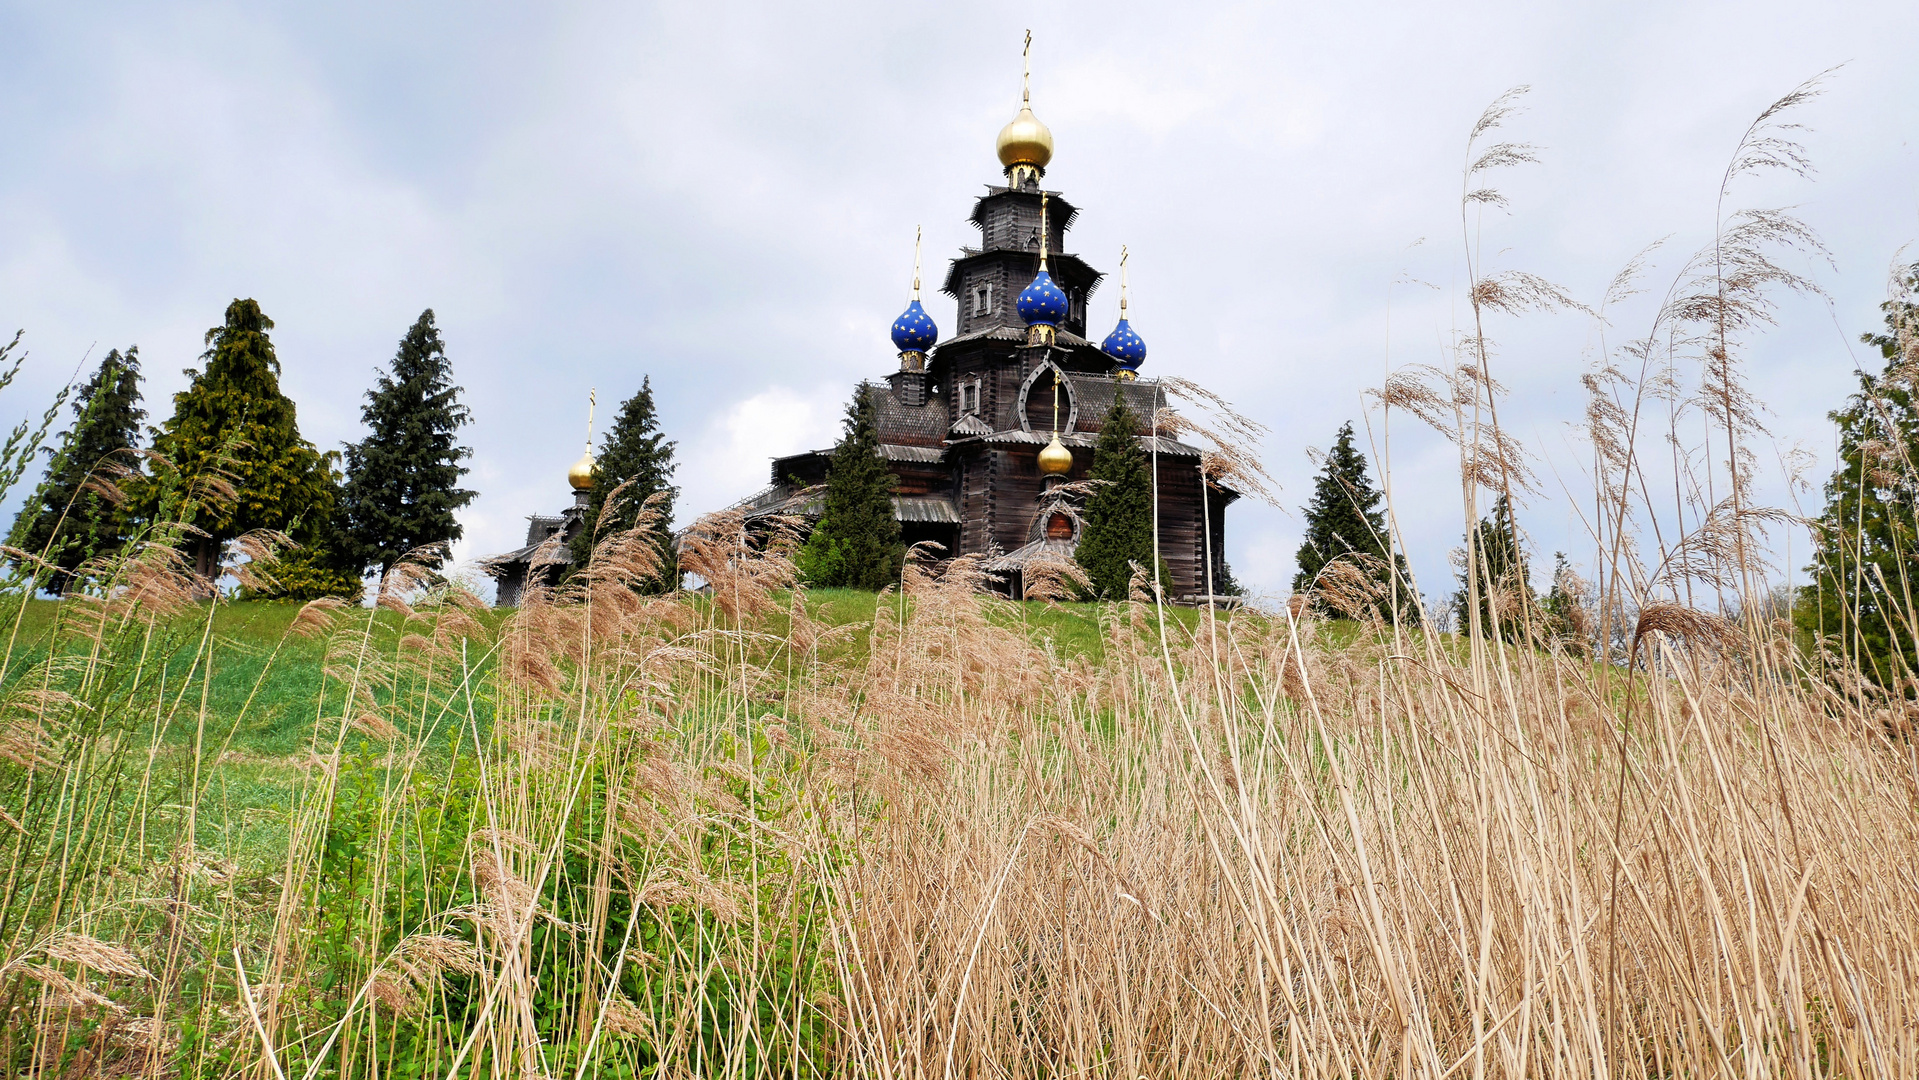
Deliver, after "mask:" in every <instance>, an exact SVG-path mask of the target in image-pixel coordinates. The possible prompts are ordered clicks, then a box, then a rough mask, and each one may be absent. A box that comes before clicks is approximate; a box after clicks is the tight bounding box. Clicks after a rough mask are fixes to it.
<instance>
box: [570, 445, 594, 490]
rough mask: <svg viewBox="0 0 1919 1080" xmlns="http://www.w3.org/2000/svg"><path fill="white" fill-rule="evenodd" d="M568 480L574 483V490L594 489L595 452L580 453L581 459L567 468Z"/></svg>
mask: <svg viewBox="0 0 1919 1080" xmlns="http://www.w3.org/2000/svg"><path fill="white" fill-rule="evenodd" d="M566 482H567V483H569V484H571V485H573V490H574V491H591V490H593V453H592V451H588V452H586V453H584V454H581V455H580V460H578V461H576V462H574V463H573V467H572V468H570V469H568V470H566Z"/></svg>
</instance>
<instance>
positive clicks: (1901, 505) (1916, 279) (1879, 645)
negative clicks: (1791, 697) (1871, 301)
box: [1793, 264, 1919, 686]
mask: <svg viewBox="0 0 1919 1080" xmlns="http://www.w3.org/2000/svg"><path fill="white" fill-rule="evenodd" d="M1905 285H1906V293H1905V295H1903V296H1901V297H1899V298H1897V299H1894V300H1890V301H1888V302H1886V303H1885V304H1883V305H1881V309H1882V310H1883V311H1884V312H1885V317H1886V330H1885V332H1884V333H1881V334H1870V333H1869V334H1865V335H1862V340H1864V341H1865V343H1866V344H1868V345H1874V346H1877V347H1878V349H1879V351H1880V354H1881V355H1883V356H1884V357H1885V359H1886V365H1885V367H1884V369H1883V370H1881V371H1880V372H1879V373H1878V374H1876V375H1875V374H1871V373H1861V374H1860V376H1859V391H1858V393H1855V394H1853V395H1852V397H1851V398H1849V399H1847V402H1846V407H1845V408H1843V409H1840V410H1838V411H1837V412H1833V413H1831V414H1830V416H1831V418H1832V420H1833V422H1834V423H1835V424H1837V425H1838V426H1839V467H1838V468H1837V469H1836V470H1834V472H1833V474H1832V477H1831V479H1829V480H1827V481H1826V489H1825V494H1826V505H1825V509H1824V510H1823V511H1822V512H1821V514H1820V516H1819V520H1818V528H1817V529H1816V530H1815V537H1814V539H1815V545H1814V549H1813V561H1812V565H1811V566H1808V567H1807V568H1806V569H1807V572H1808V573H1809V574H1810V575H1811V577H1812V583H1811V584H1809V585H1807V586H1806V587H1805V588H1804V590H1803V592H1802V594H1801V597H1800V601H1799V603H1798V604H1797V605H1796V606H1795V609H1794V613H1793V619H1794V622H1795V623H1796V624H1797V627H1798V629H1799V630H1800V632H1801V633H1802V634H1803V635H1805V636H1806V637H1808V638H1812V639H1816V640H1818V641H1819V642H1820V644H1822V645H1823V646H1825V647H1826V648H1828V649H1830V650H1832V651H1833V652H1834V653H1836V654H1838V655H1840V656H1844V657H1847V658H1849V659H1850V660H1851V661H1852V662H1853V663H1854V664H1855V665H1857V666H1858V668H1859V669H1860V670H1861V671H1862V672H1864V673H1865V675H1866V676H1867V677H1868V678H1870V679H1872V680H1873V681H1874V682H1876V683H1878V684H1880V685H1882V686H1891V685H1894V684H1895V683H1896V682H1897V681H1898V680H1899V679H1901V678H1904V677H1908V676H1910V675H1911V674H1912V673H1913V672H1915V671H1919V655H1915V645H1914V640H1913V626H1914V624H1915V621H1916V620H1919V612H1915V611H1913V610H1912V608H1913V605H1912V604H1911V603H1910V602H1909V597H1912V596H1914V595H1919V535H1915V529H1914V526H1915V520H1919V400H1916V399H1919V264H1915V265H1914V266H1913V267H1911V268H1910V270H1909V271H1908V273H1907V277H1906V282H1905Z"/></svg>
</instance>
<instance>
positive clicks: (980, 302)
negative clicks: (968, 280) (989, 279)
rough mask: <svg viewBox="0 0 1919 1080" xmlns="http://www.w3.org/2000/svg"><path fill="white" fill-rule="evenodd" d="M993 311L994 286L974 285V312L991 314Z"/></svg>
mask: <svg viewBox="0 0 1919 1080" xmlns="http://www.w3.org/2000/svg"><path fill="white" fill-rule="evenodd" d="M992 313H993V287H992V286H991V285H975V286H973V314H975V315H991V314H992Z"/></svg>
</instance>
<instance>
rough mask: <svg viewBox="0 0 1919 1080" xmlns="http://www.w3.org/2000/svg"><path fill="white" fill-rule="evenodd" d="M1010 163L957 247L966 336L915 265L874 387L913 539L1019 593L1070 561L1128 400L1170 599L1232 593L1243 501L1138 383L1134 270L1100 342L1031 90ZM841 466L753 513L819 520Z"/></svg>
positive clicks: (821, 462) (777, 475) (950, 288)
mask: <svg viewBox="0 0 1919 1080" xmlns="http://www.w3.org/2000/svg"><path fill="white" fill-rule="evenodd" d="M998 151H999V160H1000V164H1001V166H1002V167H1003V170H1004V173H1005V178H1006V182H1005V183H1004V184H995V185H991V186H989V187H988V188H987V190H986V193H985V194H984V195H982V196H980V197H979V199H978V201H977V202H976V203H975V204H974V207H973V215H972V223H973V226H974V227H975V228H977V229H978V230H979V233H980V243H979V246H978V247H977V248H973V247H968V248H963V249H961V252H960V255H959V257H958V258H955V259H953V260H952V263H951V265H950V267H949V269H948V270H947V273H946V281H945V283H944V285H943V286H942V288H941V291H942V292H944V293H945V294H946V295H948V296H950V297H952V298H953V299H954V300H955V301H956V302H957V304H958V310H957V311H956V312H955V318H954V328H955V333H954V334H953V335H952V336H951V337H948V338H947V339H946V340H944V341H941V340H939V334H938V330H937V328H936V326H935V324H934V322H933V319H932V318H931V317H930V316H929V315H928V314H927V312H926V311H925V309H924V308H923V307H922V306H921V305H920V298H919V289H920V282H919V276H918V268H917V266H916V267H915V273H914V280H913V299H912V302H911V303H909V304H908V305H907V307H906V310H905V312H904V313H902V314H901V315H900V317H899V318H898V319H897V320H896V321H895V322H894V323H893V330H892V337H893V344H894V345H895V346H896V347H897V348H898V349H899V368H898V370H896V371H894V372H893V373H892V374H890V375H888V376H887V377H886V380H885V382H884V383H867V384H864V386H863V389H864V392H866V393H867V394H869V395H871V397H872V400H873V404H874V406H875V412H876V414H877V416H878V427H879V436H880V442H881V444H882V445H881V452H882V453H883V454H884V455H885V457H886V461H887V464H888V466H889V467H890V468H891V470H892V472H893V473H894V475H895V476H897V477H898V478H899V488H898V491H897V494H896V497H895V498H894V500H893V503H894V506H895V508H896V510H897V512H898V515H899V521H900V526H901V531H902V532H903V534H904V536H905V540H906V542H907V543H908V544H913V543H917V542H919V541H923V540H931V541H935V542H937V543H939V544H940V545H941V546H942V547H943V548H944V549H945V550H946V551H947V552H948V553H950V554H953V555H962V554H981V555H985V556H987V557H988V562H987V564H986V565H987V569H989V570H991V571H994V572H995V573H997V574H999V575H1000V576H1001V579H1002V580H1003V581H1005V582H1006V585H1007V587H1008V588H1009V590H1011V591H1012V592H1013V593H1014V594H1015V595H1019V593H1020V591H1021V577H1022V576H1023V575H1022V572H1023V570H1024V568H1025V566H1026V565H1027V564H1028V563H1029V562H1030V561H1031V560H1033V559H1034V558H1037V557H1051V556H1064V557H1071V555H1072V553H1073V551H1074V548H1075V546H1076V545H1077V542H1078V532H1079V527H1080V526H1079V521H1078V518H1077V516H1076V515H1075V514H1073V513H1070V512H1068V510H1069V508H1067V507H1065V506H1063V505H1061V503H1062V499H1063V496H1055V495H1054V494H1053V492H1054V489H1055V488H1056V487H1058V486H1059V484H1060V483H1061V482H1062V481H1064V480H1079V479H1084V478H1085V476H1086V473H1087V470H1088V468H1089V467H1090V466H1091V465H1092V458H1093V444H1094V443H1095V442H1096V441H1097V439H1098V437H1099V430H1100V422H1101V420H1102V419H1103V418H1104V417H1105V415H1106V413H1107V411H1108V410H1109V409H1110V408H1111V407H1112V404H1113V399H1114V396H1115V395H1116V394H1118V395H1123V396H1124V397H1125V399H1126V402H1127V405H1128V407H1129V408H1130V409H1131V410H1132V412H1133V413H1134V415H1136V416H1138V417H1139V418H1140V426H1141V430H1142V431H1144V432H1145V434H1143V435H1141V436H1140V445H1141V448H1142V449H1143V450H1144V451H1146V452H1147V454H1148V455H1149V457H1150V459H1151V460H1152V461H1153V463H1154V467H1155V469H1156V471H1157V475H1158V518H1159V550H1160V555H1161V557H1162V558H1163V559H1164V560H1165V563H1166V567H1167V569H1168V571H1169V572H1170V573H1171V575H1172V580H1171V581H1170V582H1169V583H1167V585H1166V594H1167V596H1169V597H1170V598H1173V599H1176V600H1183V601H1186V602H1197V601H1200V600H1203V599H1204V598H1205V596H1206V595H1207V594H1208V593H1209V592H1212V591H1214V590H1213V588H1212V585H1213V583H1214V582H1220V581H1224V580H1225V543H1224V529H1225V510H1226V506H1227V504H1229V503H1231V502H1232V501H1233V500H1234V499H1235V498H1237V497H1238V496H1237V494H1236V493H1235V492H1233V491H1232V490H1230V489H1228V488H1225V487H1223V486H1221V485H1219V484H1218V483H1216V482H1215V483H1212V484H1210V486H1209V490H1208V491H1207V492H1206V493H1205V497H1204V498H1202V494H1201V483H1202V478H1201V473H1200V452H1199V450H1198V449H1197V448H1195V447H1192V446H1189V445H1186V444H1184V443H1181V442H1178V441H1177V440H1175V439H1173V438H1170V437H1167V436H1166V435H1165V434H1163V429H1164V420H1167V419H1170V417H1168V416H1167V401H1166V395H1165V394H1164V392H1163V391H1162V389H1161V387H1160V385H1159V383H1158V382H1157V380H1152V379H1142V378H1139V374H1138V373H1139V369H1140V366H1141V364H1142V363H1144V361H1145V359H1146V345H1145V342H1144V341H1143V340H1142V339H1141V338H1140V336H1139V334H1138V333H1137V332H1136V331H1134V330H1133V328H1132V326H1131V325H1130V324H1129V323H1128V321H1127V318H1126V291H1125V280H1124V272H1125V268H1124V265H1123V260H1122V266H1121V275H1122V276H1121V286H1120V299H1119V320H1118V324H1117V325H1116V326H1115V327H1114V328H1113V331H1112V333H1110V334H1108V335H1107V336H1106V338H1105V339H1104V341H1103V342H1102V343H1100V344H1097V345H1096V344H1094V343H1093V342H1092V341H1091V340H1089V339H1088V338H1087V336H1086V323H1087V318H1088V302H1089V300H1090V299H1091V298H1092V296H1093V293H1094V290H1096V289H1097V288H1098V287H1099V283H1100V280H1101V278H1102V277H1103V275H1102V274H1101V273H1100V272H1099V271H1097V270H1095V269H1093V268H1092V266H1090V265H1088V264H1087V262H1086V261H1085V260H1084V259H1081V258H1080V257H1079V256H1077V255H1071V254H1067V253H1066V250H1065V241H1066V232H1067V230H1068V229H1070V228H1072V225H1073V220H1074V218H1075V217H1076V216H1077V215H1078V213H1079V211H1078V210H1077V209H1075V208H1074V207H1073V205H1072V204H1071V203H1069V202H1068V201H1067V200H1066V199H1065V198H1064V197H1062V196H1061V195H1060V194H1059V193H1058V192H1052V191H1046V190H1044V189H1043V188H1042V187H1041V185H1040V181H1041V180H1042V179H1043V178H1044V177H1045V175H1046V166H1047V163H1048V162H1050V161H1051V160H1052V156H1053V136H1052V133H1051V132H1050V131H1049V130H1047V127H1046V125H1045V124H1042V123H1041V122H1040V121H1039V118H1038V117H1036V116H1034V115H1033V110H1032V97H1031V90H1030V86H1029V88H1028V89H1027V90H1025V91H1024V92H1023V93H1022V97H1021V103H1020V110H1019V114H1018V115H1017V116H1015V117H1014V118H1013V120H1012V122H1011V123H1009V124H1007V125H1006V127H1005V128H1004V129H1002V130H1001V131H1000V134H999V141H998ZM831 454H832V451H831V449H830V448H829V449H821V450H814V451H811V452H808V453H804V454H795V455H792V456H790V457H783V458H776V459H774V461H773V469H772V486H770V487H768V488H767V489H765V490H764V491H761V492H760V493H759V494H757V495H755V496H753V497H752V498H751V499H749V500H748V501H747V505H748V506H749V507H750V508H751V509H752V510H753V511H754V512H755V513H760V514H775V513H779V514H795V513H798V514H809V513H810V514H817V512H818V505H819V504H818V500H817V499H808V498H806V497H805V496H804V495H803V492H804V489H805V488H806V487H809V486H812V485H817V484H822V483H824V482H825V480H826V466H827V459H828V458H829V457H830V456H831ZM1209 554H1210V557H1211V559H1212V573H1211V574H1210V575H1209V574H1208V573H1207V563H1206V560H1207V558H1208V556H1209Z"/></svg>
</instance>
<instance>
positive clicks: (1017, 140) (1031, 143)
mask: <svg viewBox="0 0 1919 1080" xmlns="http://www.w3.org/2000/svg"><path fill="white" fill-rule="evenodd" d="M995 149H997V150H998V151H999V163H1000V164H1001V165H1004V166H1006V167H1007V168H1009V169H1010V168H1012V167H1013V166H1015V165H1031V166H1033V167H1034V168H1039V169H1044V168H1045V167H1046V163H1047V162H1049V161H1051V160H1053V133H1052V132H1051V131H1049V130H1047V127H1046V125H1045V124H1042V123H1040V121H1039V117H1037V116H1034V115H1033V106H1032V105H1031V104H1029V103H1027V102H1024V101H1022V102H1020V106H1019V115H1018V116H1015V117H1013V122H1012V123H1010V124H1007V125H1006V126H1005V127H1003V128H1001V129H999V142H998V143H997V144H996V146H995Z"/></svg>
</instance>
